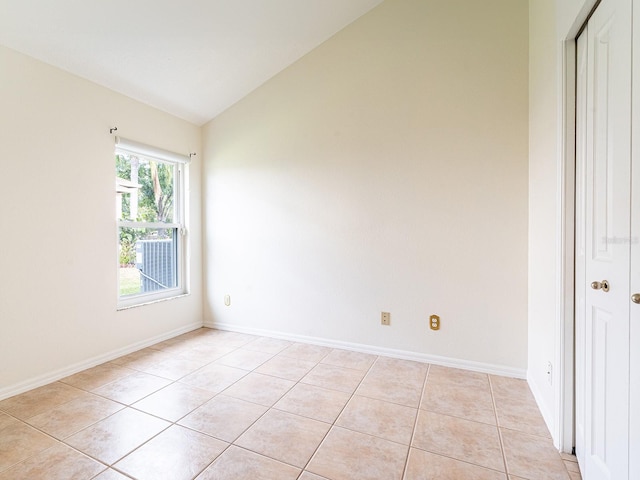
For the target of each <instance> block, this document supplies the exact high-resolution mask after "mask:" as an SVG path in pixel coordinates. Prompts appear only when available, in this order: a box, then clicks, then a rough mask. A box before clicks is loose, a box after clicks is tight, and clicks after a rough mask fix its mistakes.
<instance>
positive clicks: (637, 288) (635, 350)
mask: <svg viewBox="0 0 640 480" xmlns="http://www.w3.org/2000/svg"><path fill="white" fill-rule="evenodd" d="M633 32H634V33H633V47H634V48H633V92H634V94H633V104H632V108H633V112H632V115H633V116H632V122H633V133H632V135H633V137H632V139H631V141H632V156H631V160H632V162H633V163H632V167H631V239H630V240H631V241H630V244H631V274H630V285H631V288H630V290H631V293H632V294H633V293H640V40H638V39H640V4H639V3H638V2H636V3H635V4H634V9H633ZM636 46H637V47H636ZM629 309H630V322H629V353H630V359H629V366H630V371H629V389H630V391H629V405H630V406H631V408H630V411H629V415H630V418H629V478H630V479H634V478H640V407H639V406H640V304H636V303H633V302H630V303H629Z"/></svg>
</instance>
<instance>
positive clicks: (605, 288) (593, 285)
mask: <svg viewBox="0 0 640 480" xmlns="http://www.w3.org/2000/svg"><path fill="white" fill-rule="evenodd" d="M609 287H610V285H609V280H602V281H601V282H591V288H593V289H594V290H600V289H602V291H603V292H608V291H609Z"/></svg>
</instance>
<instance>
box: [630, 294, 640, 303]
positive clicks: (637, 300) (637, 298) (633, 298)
mask: <svg viewBox="0 0 640 480" xmlns="http://www.w3.org/2000/svg"><path fill="white" fill-rule="evenodd" d="M631 301H632V302H633V303H640V293H634V294H633V295H631Z"/></svg>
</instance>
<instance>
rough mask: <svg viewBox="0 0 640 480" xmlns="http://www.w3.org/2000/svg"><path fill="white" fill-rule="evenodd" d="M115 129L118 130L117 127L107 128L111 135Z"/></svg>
mask: <svg viewBox="0 0 640 480" xmlns="http://www.w3.org/2000/svg"><path fill="white" fill-rule="evenodd" d="M117 131H118V127H112V128H110V129H109V133H110V134H111V135H113V132H117Z"/></svg>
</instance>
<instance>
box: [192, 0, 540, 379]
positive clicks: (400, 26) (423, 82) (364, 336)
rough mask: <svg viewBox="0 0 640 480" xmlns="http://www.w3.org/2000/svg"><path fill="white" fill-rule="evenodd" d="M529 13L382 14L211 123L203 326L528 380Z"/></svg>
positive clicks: (468, 5)
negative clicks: (341, 345)
mask: <svg viewBox="0 0 640 480" xmlns="http://www.w3.org/2000/svg"><path fill="white" fill-rule="evenodd" d="M527 15H528V14H527V2H526V1H524V0H516V1H514V0H491V1H485V2H476V1H473V0H451V1H446V2H445V1H441V2H424V1H422V0H387V1H385V2H384V3H383V4H382V5H381V6H379V7H377V8H376V9H374V10H373V11H372V12H370V13H369V14H367V15H365V16H364V17H362V18H360V19H359V20H357V21H356V22H355V23H353V24H352V25H350V26H349V27H347V28H346V29H344V30H343V31H341V32H340V33H338V34H337V35H336V36H335V37H333V38H332V39H330V40H329V41H327V42H326V43H324V44H323V45H321V46H320V47H319V48H317V49H316V50H314V51H313V52H311V53H310V54H308V55H307V56H305V57H303V58H302V59H301V60H300V61H298V62H297V63H296V64H294V65H293V66H291V67H290V68H288V69H286V70H285V71H283V72H282V73H280V74H279V75H277V76H276V77H274V78H273V79H272V80H271V81H269V82H267V83H266V84H265V85H263V86H262V87H261V88H259V89H258V90H256V91H255V92H253V93H252V94H250V95H249V96H248V97H246V98H245V99H243V100H242V101H240V102H239V103H238V104H236V105H235V106H233V107H232V108H230V109H229V110H228V111H226V112H225V113H223V114H222V115H220V116H219V117H218V118H216V119H215V120H214V121H212V122H210V123H209V124H208V125H206V126H205V128H204V131H203V141H204V144H205V146H204V151H205V152H204V153H205V155H204V156H205V162H206V164H205V177H204V189H205V197H204V204H205V228H206V233H205V239H206V240H205V251H206V259H205V274H206V284H207V287H206V297H205V320H206V321H207V322H208V323H210V324H218V325H226V326H230V327H232V328H237V329H244V330H248V331H251V330H261V329H262V330H269V331H272V332H282V333H285V334H290V335H300V336H308V337H314V338H317V339H326V340H330V341H338V342H347V343H358V344H364V345H369V346H375V347H381V348H390V349H397V350H403V351H408V352H418V353H420V354H425V355H437V356H441V357H445V358H448V359H456V360H462V361H465V362H468V364H469V365H471V364H472V362H479V363H480V364H483V365H485V366H486V365H494V366H503V367H505V368H506V369H507V370H508V369H512V371H514V372H524V370H525V368H526V364H527V200H528V193H527V148H528V147H527V135H528V113H527V112H528V105H527V104H528V97H527V91H528V90H527V89H528V68H527V55H528V44H527V35H528V34H527V31H528V24H527ZM225 294H230V295H231V297H232V305H231V307H225V306H224V303H223V297H224V295H225ZM382 310H384V311H389V312H391V315H392V316H391V323H392V324H391V326H390V327H383V326H381V325H380V312H381V311H382ZM431 313H437V314H439V315H441V317H442V329H441V330H440V331H439V332H437V333H436V332H431V331H429V329H428V326H427V319H428V316H429V314H431Z"/></svg>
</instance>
